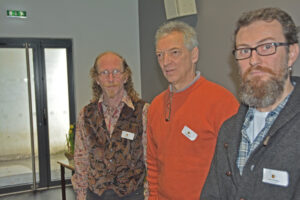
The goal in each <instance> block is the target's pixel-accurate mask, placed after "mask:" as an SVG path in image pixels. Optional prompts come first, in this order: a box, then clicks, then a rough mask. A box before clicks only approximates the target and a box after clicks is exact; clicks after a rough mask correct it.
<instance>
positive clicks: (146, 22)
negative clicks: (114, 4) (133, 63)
mask: <svg viewBox="0 0 300 200" xmlns="http://www.w3.org/2000/svg"><path fill="white" fill-rule="evenodd" d="M196 5H197V10H198V14H197V15H193V16H189V17H181V18H178V20H182V21H185V22H187V23H189V24H190V25H192V26H193V27H195V29H196V31H197V33H198V39H199V42H200V45H199V49H200V57H199V61H198V65H197V67H198V69H199V70H200V71H201V74H202V75H203V76H205V77H206V78H207V79H209V80H211V81H214V82H216V83H219V84H221V85H223V86H224V87H225V88H227V89H229V90H230V91H231V92H232V93H234V94H235V95H237V85H238V84H237V80H238V78H237V71H236V70H237V66H236V64H235V61H234V59H233V57H232V54H231V51H232V44H233V32H234V29H235V23H236V21H237V19H238V17H239V16H240V15H241V13H243V12H244V11H248V10H252V9H257V8H262V7H270V6H273V7H279V8H282V9H284V10H285V11H287V12H288V13H289V14H290V15H291V16H292V17H293V19H294V21H295V23H296V25H299V24H300V13H299V8H300V1H299V0H288V1H275V0H252V1H236V0H226V1H218V0H196ZM154 13H155V14H154ZM139 19H140V47H141V48H140V49H141V53H140V54H141V73H142V91H143V97H144V98H145V99H146V100H148V101H150V100H152V99H153V97H154V96H156V95H157V94H158V93H160V92H161V91H162V90H164V89H165V88H166V86H167V82H166V80H165V79H164V77H163V75H162V73H161V72H160V68H159V65H158V64H157V61H156V58H155V54H154V52H155V46H154V34H155V31H156V29H157V28H158V27H159V25H161V24H162V23H164V22H165V21H166V17H165V10H164V2H163V1H151V0H148V1H139ZM299 65H300V59H298V61H297V62H296V63H295V66H294V75H298V76H300V66H299Z"/></svg>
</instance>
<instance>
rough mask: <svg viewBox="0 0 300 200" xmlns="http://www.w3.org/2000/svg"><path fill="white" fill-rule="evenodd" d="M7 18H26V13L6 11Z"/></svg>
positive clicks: (22, 11)
mask: <svg viewBox="0 0 300 200" xmlns="http://www.w3.org/2000/svg"><path fill="white" fill-rule="evenodd" d="M6 15H7V17H16V18H27V12H26V11H24V10H7V11H6Z"/></svg>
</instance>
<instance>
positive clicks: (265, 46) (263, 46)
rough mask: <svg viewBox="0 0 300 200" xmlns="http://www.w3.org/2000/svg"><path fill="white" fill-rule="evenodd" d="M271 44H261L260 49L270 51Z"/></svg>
mask: <svg viewBox="0 0 300 200" xmlns="http://www.w3.org/2000/svg"><path fill="white" fill-rule="evenodd" d="M273 46H274V45H273V43H267V44H263V45H262V46H261V48H262V49H263V50H269V49H272V48H273Z"/></svg>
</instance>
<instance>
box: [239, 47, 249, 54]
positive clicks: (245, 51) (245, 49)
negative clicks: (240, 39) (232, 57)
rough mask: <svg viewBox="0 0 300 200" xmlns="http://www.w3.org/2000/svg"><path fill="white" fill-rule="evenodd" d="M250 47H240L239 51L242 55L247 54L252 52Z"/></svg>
mask: <svg viewBox="0 0 300 200" xmlns="http://www.w3.org/2000/svg"><path fill="white" fill-rule="evenodd" d="M250 51H251V50H250V49H249V48H243V49H238V50H237V53H238V54H241V55H245V54H249V53H250Z"/></svg>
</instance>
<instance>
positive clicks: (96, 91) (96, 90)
mask: <svg viewBox="0 0 300 200" xmlns="http://www.w3.org/2000/svg"><path fill="white" fill-rule="evenodd" d="M109 53H112V54H114V55H116V56H118V57H119V58H120V59H121V61H122V65H123V69H124V73H126V74H127V76H128V77H127V81H126V83H125V84H124V89H125V90H126V92H127V94H128V96H129V97H130V98H131V100H132V101H134V102H137V101H138V100H140V98H139V94H138V93H137V92H136V91H135V89H134V87H133V81H132V72H131V69H130V67H129V65H128V64H127V62H126V60H125V59H124V58H123V57H122V56H120V54H118V53H116V52H113V51H106V52H104V53H101V54H100V55H99V56H97V58H96V59H95V63H94V65H93V67H92V68H91V70H90V76H91V78H92V91H93V98H92V101H98V100H99V98H100V96H101V95H102V93H103V90H102V88H101V87H100V85H98V83H97V81H96V78H97V76H98V71H97V62H98V60H99V59H100V58H101V57H102V56H104V55H106V54H109Z"/></svg>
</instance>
